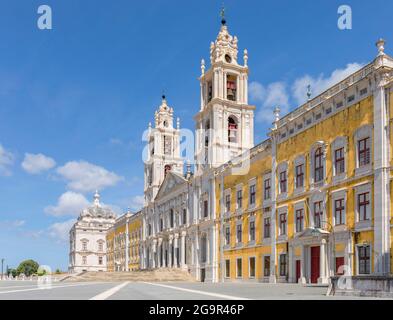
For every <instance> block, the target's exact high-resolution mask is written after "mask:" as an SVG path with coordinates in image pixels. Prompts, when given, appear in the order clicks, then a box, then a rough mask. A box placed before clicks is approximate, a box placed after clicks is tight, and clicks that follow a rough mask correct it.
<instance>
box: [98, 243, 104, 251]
mask: <svg viewBox="0 0 393 320" xmlns="http://www.w3.org/2000/svg"><path fill="white" fill-rule="evenodd" d="M103 250H104V244H103V243H102V242H98V251H103Z"/></svg>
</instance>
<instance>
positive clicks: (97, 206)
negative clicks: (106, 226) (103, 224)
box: [80, 191, 116, 219]
mask: <svg viewBox="0 0 393 320" xmlns="http://www.w3.org/2000/svg"><path fill="white" fill-rule="evenodd" d="M84 217H89V218H104V219H115V218H116V214H115V213H114V212H113V211H112V210H111V209H110V208H109V207H105V206H102V205H101V203H100V194H99V193H98V191H96V193H95V194H94V201H93V204H92V205H91V206H89V207H87V208H85V209H83V210H82V212H81V214H80V218H84Z"/></svg>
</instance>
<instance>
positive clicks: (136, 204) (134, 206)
mask: <svg viewBox="0 0 393 320" xmlns="http://www.w3.org/2000/svg"><path fill="white" fill-rule="evenodd" d="M144 201H145V200H144V197H143V196H134V197H132V198H131V203H130V208H131V210H134V211H137V210H140V209H141V208H142V207H143V204H144Z"/></svg>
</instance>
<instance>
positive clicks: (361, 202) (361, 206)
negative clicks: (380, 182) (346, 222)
mask: <svg viewBox="0 0 393 320" xmlns="http://www.w3.org/2000/svg"><path fill="white" fill-rule="evenodd" d="M369 205H370V193H369V192H365V193H360V194H358V214H359V221H366V220H369V219H370V218H369V215H368V207H369Z"/></svg>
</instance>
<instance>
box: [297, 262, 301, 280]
mask: <svg viewBox="0 0 393 320" xmlns="http://www.w3.org/2000/svg"><path fill="white" fill-rule="evenodd" d="M300 268H301V261H300V260H296V282H298V281H299V279H300Z"/></svg>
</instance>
